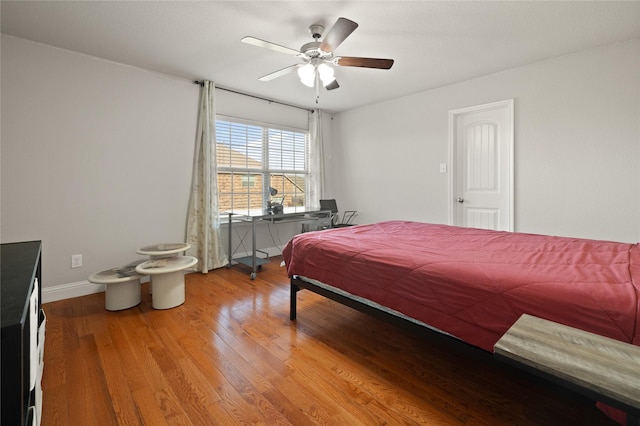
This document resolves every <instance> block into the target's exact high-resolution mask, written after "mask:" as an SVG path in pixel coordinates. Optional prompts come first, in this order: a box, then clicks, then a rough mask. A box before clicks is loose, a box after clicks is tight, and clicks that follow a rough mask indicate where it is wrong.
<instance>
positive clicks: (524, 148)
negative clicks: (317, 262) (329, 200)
mask: <svg viewBox="0 0 640 426" xmlns="http://www.w3.org/2000/svg"><path fill="white" fill-rule="evenodd" d="M434 66H437V64H436V63H434ZM510 98H514V99H515V198H516V202H515V229H516V230H517V231H521V232H534V233H544V234H552V235H567V236H577V237H587V238H598V239H611V240H618V241H628V242H637V241H639V240H640V40H633V41H629V42H626V43H620V44H616V45H611V46H607V47H602V48H598V49H593V50H589V51H585V52H579V53H575V54H572V55H567V56H563V57H560V58H556V59H553V60H548V61H544V62H540V63H535V64H531V65H528V66H524V67H520V68H516V69H512V70H507V71H504V72H500V73H496V74H492V75H489V76H486V77H483V78H478V79H474V80H470V81H466V82H462V83H459V84H455V85H451V86H448V87H443V88H440V89H436V90H431V91H427V92H422V93H417V94H415V95H412V96H407V97H403V98H399V99H395V100H391V101H387V102H383V103H379V104H376V105H370V106H366V107H362V108H358V109H354V110H351V111H347V112H344V113H341V114H338V115H336V116H335V117H334V120H333V124H334V125H333V138H332V139H333V146H332V152H333V156H334V161H335V162H334V164H333V168H334V172H335V177H334V179H335V182H336V183H335V184H334V185H333V186H332V188H331V189H330V192H332V194H333V195H334V196H335V197H336V198H338V204H339V206H340V208H341V209H342V210H345V209H356V210H358V211H359V217H358V221H359V222H360V223H371V222H375V221H380V220H389V219H409V220H419V221H427V222H435V223H447V221H448V216H447V212H448V210H447V209H448V203H449V198H448V192H447V191H448V176H447V175H446V174H441V173H439V164H440V163H446V162H447V161H448V111H449V110H452V109H457V108H462V107H467V106H471V105H478V104H483V103H488V102H493V101H498V100H504V99H510Z"/></svg>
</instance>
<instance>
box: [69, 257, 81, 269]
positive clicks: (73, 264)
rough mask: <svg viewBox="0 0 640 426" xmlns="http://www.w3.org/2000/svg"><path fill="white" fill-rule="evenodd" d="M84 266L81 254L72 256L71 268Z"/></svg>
mask: <svg viewBox="0 0 640 426" xmlns="http://www.w3.org/2000/svg"><path fill="white" fill-rule="evenodd" d="M81 266H82V255H81V254H72V255H71V267H72V268H80V267H81Z"/></svg>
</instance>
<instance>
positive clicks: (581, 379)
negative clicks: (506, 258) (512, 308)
mask: <svg viewBox="0 0 640 426" xmlns="http://www.w3.org/2000/svg"><path fill="white" fill-rule="evenodd" d="M494 353H495V357H496V358H497V359H500V360H502V361H505V362H507V363H510V364H512V365H515V366H517V367H520V368H522V369H524V370H527V371H529V372H531V373H533V374H535V375H538V376H541V377H544V378H545V379H548V380H550V381H552V382H555V383H559V384H561V385H563V386H566V387H568V388H570V389H572V390H574V391H577V392H578V393H581V394H583V395H585V396H587V397H589V398H592V399H594V400H598V401H602V402H604V403H606V404H608V405H610V406H612V407H615V408H618V409H621V410H623V411H625V412H626V413H627V425H634V426H639V425H640V347H639V346H635V345H632V344H629V343H625V342H620V341H618V340H613V339H609V338H607V337H603V336H599V335H596V334H593V333H589V332H586V331H583V330H578V329H576V328H573V327H568V326H565V325H561V324H558V323H555V322H552V321H547V320H544V319H541V318H537V317H534V316H531V315H527V314H524V315H522V316H521V317H520V319H518V321H516V323H515V324H513V326H512V327H511V328H510V329H509V330H508V331H507V332H506V333H505V334H504V336H502V338H501V339H500V340H499V341H498V342H497V343H496V345H495V346H494Z"/></svg>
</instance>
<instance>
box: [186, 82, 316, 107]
mask: <svg viewBox="0 0 640 426" xmlns="http://www.w3.org/2000/svg"><path fill="white" fill-rule="evenodd" d="M193 84H197V85H199V86H204V81H203V80H195V81H194V82H193ZM216 89H220V90H224V91H225V92H231V93H236V94H238V95H243V96H248V97H250V98H255V99H260V100H262V101H267V102H270V103H274V104H280V105H284V106H288V107H291V108H298V109H302V110H305V111H309V112H311V113H313V111H314V110H313V109H309V108H304V107H301V106H297V105H292V104H287V103H285V102H280V101H274V100H273V99H267V98H263V97H261V96H257V95H252V94H250V93H244V92H239V91H237V90H234V89H227V88H226V87H220V86H216Z"/></svg>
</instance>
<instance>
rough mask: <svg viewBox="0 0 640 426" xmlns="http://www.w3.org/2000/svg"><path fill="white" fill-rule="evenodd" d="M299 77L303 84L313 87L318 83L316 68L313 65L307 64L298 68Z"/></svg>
mask: <svg viewBox="0 0 640 426" xmlns="http://www.w3.org/2000/svg"><path fill="white" fill-rule="evenodd" d="M298 77H300V81H301V82H302V84H304V85H305V86H308V87H313V86H314V84H315V82H316V78H315V77H316V68H315V67H314V66H313V65H311V64H305V65H303V66H301V67H300V68H298Z"/></svg>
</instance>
